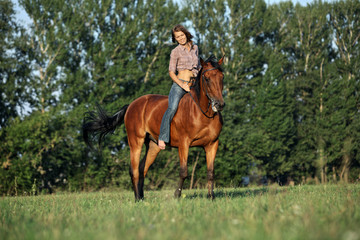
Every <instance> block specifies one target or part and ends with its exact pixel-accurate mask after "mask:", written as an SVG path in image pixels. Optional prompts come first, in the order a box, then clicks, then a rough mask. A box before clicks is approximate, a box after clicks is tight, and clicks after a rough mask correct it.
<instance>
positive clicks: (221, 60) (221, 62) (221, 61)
mask: <svg viewBox="0 0 360 240" xmlns="http://www.w3.org/2000/svg"><path fill="white" fill-rule="evenodd" d="M224 58H225V55H224V56H223V57H222V58H221V59H220V60H219V62H218V63H219V65H221V64H223V62H224Z"/></svg>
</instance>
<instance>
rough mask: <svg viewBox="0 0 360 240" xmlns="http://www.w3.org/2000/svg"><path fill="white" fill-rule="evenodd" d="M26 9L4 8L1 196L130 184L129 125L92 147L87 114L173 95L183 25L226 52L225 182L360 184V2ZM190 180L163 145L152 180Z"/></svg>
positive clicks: (199, 163) (198, 171) (213, 50)
mask: <svg viewBox="0 0 360 240" xmlns="http://www.w3.org/2000/svg"><path fill="white" fill-rule="evenodd" d="M19 4H20V6H21V7H22V8H23V9H24V10H25V11H26V12H27V14H28V15H29V17H30V19H31V24H30V25H29V26H28V27H27V28H25V27H24V26H22V25H21V24H20V23H18V22H16V18H15V13H14V4H13V3H12V2H11V1H9V0H3V1H1V2H0V8H1V13H0V14H1V15H0V25H1V36H0V41H1V43H0V44H1V45H0V59H1V62H0V76H1V81H0V91H1V95H0V99H1V101H0V106H1V109H0V141H1V145H0V193H1V194H23V193H24V192H31V191H33V192H37V191H39V190H40V191H46V192H52V191H54V190H56V189H62V190H68V191H78V190H93V189H99V188H104V187H121V188H127V189H130V181H129V176H128V168H129V160H128V159H129V149H128V147H127V139H126V132H125V130H124V128H123V127H121V128H118V129H117V131H116V132H115V134H114V135H112V136H109V137H108V138H107V139H106V141H105V143H104V146H103V148H102V151H101V153H97V152H91V151H89V149H88V148H87V147H86V146H85V145H84V143H83V141H82V137H81V124H82V119H83V116H84V113H85V112H86V111H88V110H94V109H95V105H96V103H100V104H101V105H102V106H103V107H104V108H106V110H107V111H108V112H109V113H113V112H116V111H117V110H119V109H120V107H121V106H123V105H124V104H128V103H130V102H131V101H133V100H134V99H136V98H137V97H139V96H141V95H144V94H147V93H158V94H168V91H169V89H170V85H171V80H170V78H169V76H168V62H169V55H170V51H171V49H172V48H173V47H174V45H173V44H172V43H171V33H170V30H171V27H172V26H174V25H175V24H178V23H182V24H184V25H186V26H187V27H188V28H189V29H190V31H191V32H192V33H193V35H194V38H195V39H194V40H195V42H196V43H197V44H198V45H199V47H200V56H201V57H203V58H207V57H209V56H210V55H211V54H214V55H215V56H217V57H218V58H219V57H221V56H223V55H224V54H225V58H226V59H225V63H224V69H225V89H224V96H225V100H226V107H225V109H224V111H223V117H224V128H223V132H222V134H221V137H220V142H221V143H220V146H219V151H218V154H217V158H216V166H215V171H216V184H217V185H218V186H240V185H241V184H242V177H244V176H249V175H251V176H266V178H267V179H268V181H274V182H275V181H276V182H279V183H281V184H285V183H289V182H290V181H291V182H294V183H305V182H307V181H308V182H309V181H313V180H314V181H320V182H323V183H325V182H328V181H346V182H348V181H356V180H357V179H359V175H360V152H359V149H360V148H359V147H360V136H359V135H360V121H359V120H360V119H359V117H360V112H359V106H360V105H359V104H360V99H359V84H360V82H359V79H360V70H359V69H360V66H359V64H360V49H359V48H360V47H359V46H360V44H359V38H360V31H359V29H360V1H359V0H346V1H338V2H331V3H327V2H322V1H315V2H313V3H311V4H308V5H307V6H302V5H300V4H296V5H294V4H293V3H292V2H281V3H279V4H272V5H269V4H267V3H266V1H264V0H256V1H241V0H226V1H219V0H212V1H206V0H187V1H186V3H185V4H182V5H181V6H179V5H178V4H177V2H174V1H171V0H148V1H142V0H138V1H133V0H122V1H116V0H105V1H93V0H86V1H80V0H77V1H69V0H20V1H19ZM159 124H160V123H159ZM204 158H205V156H204V153H203V151H202V149H192V150H191V152H190V154H189V160H188V165H189V176H191V181H187V182H186V184H188V185H187V187H190V188H193V187H201V186H203V185H204V184H205V183H206V170H205V169H206V164H205V160H204ZM193 170H195V171H193ZM177 176H178V157H177V151H176V149H173V150H171V151H163V152H161V154H160V155H159V156H158V158H157V160H156V161H155V163H154V165H153V166H152V167H151V169H150V171H149V174H148V177H147V180H146V183H145V184H146V186H147V187H148V188H153V189H157V188H162V187H166V186H169V185H172V184H173V182H174V181H176V179H177Z"/></svg>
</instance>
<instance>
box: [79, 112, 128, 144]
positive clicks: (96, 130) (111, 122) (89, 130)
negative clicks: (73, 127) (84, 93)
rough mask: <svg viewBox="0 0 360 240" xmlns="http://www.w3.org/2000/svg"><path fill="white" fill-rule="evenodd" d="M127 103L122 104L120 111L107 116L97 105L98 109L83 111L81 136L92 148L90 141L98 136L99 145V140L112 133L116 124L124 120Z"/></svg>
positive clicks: (118, 124)
mask: <svg viewBox="0 0 360 240" xmlns="http://www.w3.org/2000/svg"><path fill="white" fill-rule="evenodd" d="M128 106H129V105H125V106H123V107H122V108H121V109H120V111H118V112H117V113H115V114H114V115H113V116H111V117H109V116H108V115H107V114H106V112H105V111H104V109H102V108H101V107H100V105H97V109H98V111H97V112H95V111H91V112H87V113H85V117H84V123H83V125H82V132H83V138H84V141H85V143H86V145H88V146H89V147H90V148H93V146H92V141H93V139H94V138H95V137H96V136H97V135H99V136H98V143H99V146H100V143H101V141H102V140H103V139H104V138H105V136H106V135H107V134H108V133H113V132H114V131H115V129H116V127H117V126H120V125H121V124H122V123H123V122H124V116H125V113H126V110H127V108H128Z"/></svg>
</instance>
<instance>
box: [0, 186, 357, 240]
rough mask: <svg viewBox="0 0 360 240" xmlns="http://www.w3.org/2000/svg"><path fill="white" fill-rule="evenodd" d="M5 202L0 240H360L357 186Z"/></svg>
mask: <svg viewBox="0 0 360 240" xmlns="http://www.w3.org/2000/svg"><path fill="white" fill-rule="evenodd" d="M215 194H216V196H217V198H216V199H215V200H214V201H211V200H208V199H207V198H206V191H205V190H192V191H190V190H188V191H186V190H184V192H183V196H182V198H181V199H178V200H177V199H174V198H173V191H148V192H145V197H146V199H145V200H144V201H142V202H138V203H135V202H134V197H133V193H132V192H130V191H127V192H120V191H119V192H95V193H76V194H75V193H72V194H69V193H60V194H54V195H43V196H34V197H3V198H1V199H0V211H1V212H0V218H1V223H0V239H36V240H37V239H344V240H356V239H360V185H323V186H297V187H267V188H246V189H216V191H215Z"/></svg>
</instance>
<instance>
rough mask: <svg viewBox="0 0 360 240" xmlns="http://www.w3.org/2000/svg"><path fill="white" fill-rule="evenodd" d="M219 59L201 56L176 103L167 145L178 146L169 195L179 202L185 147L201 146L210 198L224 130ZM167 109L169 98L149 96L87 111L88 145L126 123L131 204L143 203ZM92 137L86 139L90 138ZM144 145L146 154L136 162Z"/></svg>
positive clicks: (84, 129)
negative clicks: (176, 174)
mask: <svg viewBox="0 0 360 240" xmlns="http://www.w3.org/2000/svg"><path fill="white" fill-rule="evenodd" d="M223 59H224V57H222V58H221V59H220V60H219V61H218V62H217V61H216V60H215V58H214V57H213V56H211V57H210V58H208V59H207V60H206V61H204V60H203V59H201V58H200V63H201V70H200V71H199V74H198V76H197V77H196V79H195V81H194V83H193V84H192V86H191V89H190V92H188V93H186V94H185V95H184V96H183V97H182V99H181V100H180V102H179V106H178V110H177V112H176V114H175V115H174V118H173V120H172V122H171V127H170V135H171V136H170V142H169V144H168V145H167V146H170V147H175V148H178V153H179V159H180V174H179V175H180V179H179V183H178V187H177V188H176V190H175V194H174V196H175V197H176V198H179V197H180V196H181V191H182V188H183V183H184V180H185V179H186V178H187V176H188V169H187V160H188V153H189V148H190V147H203V149H204V150H205V153H206V164H207V180H208V183H207V186H208V194H207V197H208V198H211V199H214V198H215V194H214V160H215V155H216V152H217V149H218V146H219V135H220V132H221V129H222V126H223V120H222V116H221V111H222V110H223V107H224V106H225V102H224V99H223V96H222V91H223V79H224V75H223V70H222V68H221V65H222V63H223ZM167 106H168V97H167V96H163V95H155V94H149V95H144V96H141V97H139V98H137V99H135V100H134V101H133V102H131V103H130V104H129V105H125V106H123V107H122V108H121V109H120V110H119V111H118V112H116V113H115V114H114V115H112V116H108V115H107V114H106V113H105V111H104V110H102V109H101V107H100V106H98V111H97V112H95V111H92V112H87V113H86V114H85V117H84V123H83V125H82V132H83V138H84V141H85V143H86V144H87V145H88V146H90V147H91V146H92V144H91V140H92V139H93V138H95V136H97V135H98V141H99V145H100V144H101V141H102V139H103V138H104V137H105V135H106V134H108V133H111V132H114V130H115V129H116V127H117V126H120V125H121V124H122V123H125V128H126V133H127V139H128V144H129V147H130V170H129V173H130V177H131V181H132V186H133V190H134V194H135V201H138V200H142V199H144V179H145V176H146V173H147V172H148V170H149V167H150V166H151V164H152V163H153V162H154V161H155V158H156V156H157V155H158V153H159V152H160V148H159V147H158V145H157V141H158V137H159V133H160V123H161V120H162V116H163V115H164V113H165V111H166V109H167ZM90 138H91V139H90ZM144 144H145V146H146V151H145V156H144V157H143V159H142V160H141V161H140V155H141V149H142V146H143V145H144Z"/></svg>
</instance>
